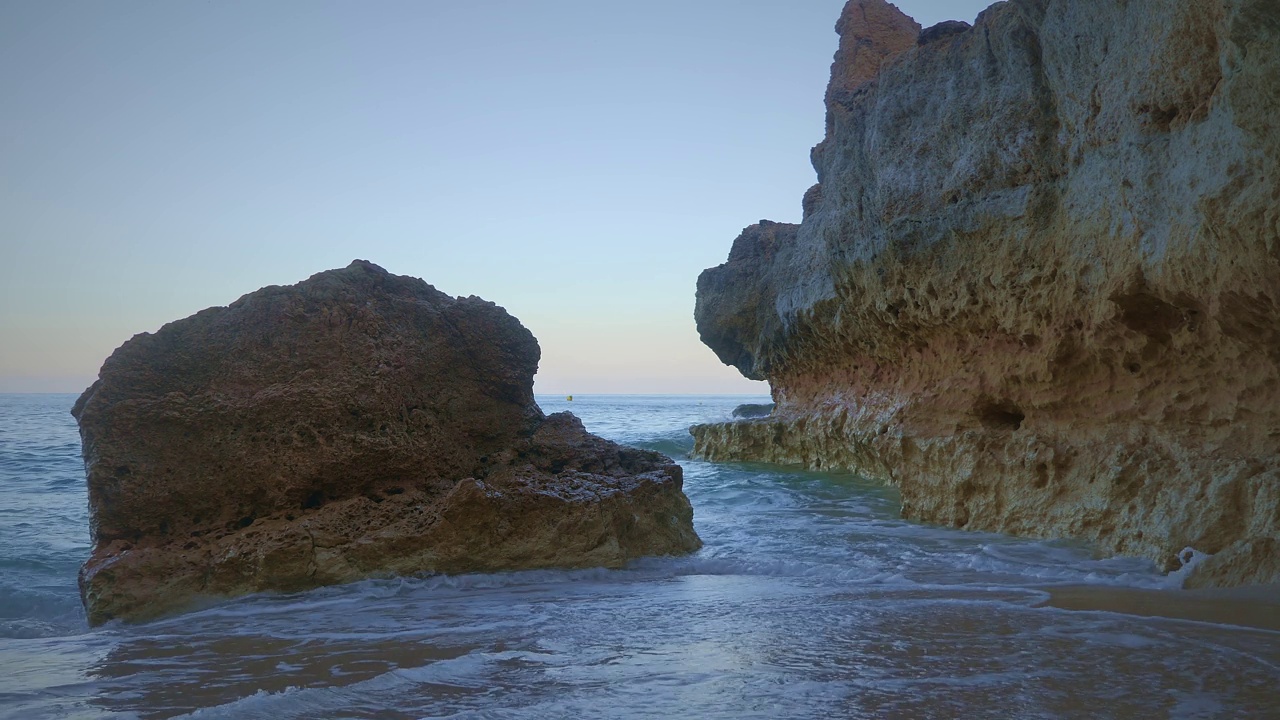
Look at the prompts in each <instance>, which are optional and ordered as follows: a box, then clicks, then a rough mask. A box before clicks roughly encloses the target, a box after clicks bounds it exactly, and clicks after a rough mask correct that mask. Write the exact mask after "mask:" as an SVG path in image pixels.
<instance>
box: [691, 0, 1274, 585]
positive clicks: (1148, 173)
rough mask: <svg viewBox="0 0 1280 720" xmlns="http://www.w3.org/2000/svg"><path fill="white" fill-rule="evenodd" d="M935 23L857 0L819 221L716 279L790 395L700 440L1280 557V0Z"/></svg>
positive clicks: (1195, 581) (1074, 531) (1051, 10)
mask: <svg viewBox="0 0 1280 720" xmlns="http://www.w3.org/2000/svg"><path fill="white" fill-rule="evenodd" d="M913 26H914V23H913V22H911V21H910V19H909V18H907V17H906V16H905V15H902V14H901V13H900V12H898V11H897V9H896V8H894V7H893V6H892V5H889V4H888V3H886V2H883V0H852V1H851V2H849V4H848V5H847V6H846V7H845V10H844V13H843V14H842V16H841V21H840V25H839V26H838V28H839V31H840V33H841V40H840V48H841V50H840V52H839V53H837V56H836V65H835V66H834V67H833V69H832V77H831V85H830V87H829V89H828V93H827V120H828V122H827V136H826V138H825V139H824V140H823V141H822V143H820V144H819V145H818V146H817V147H815V148H814V150H813V154H812V159H813V163H814V167H815V168H816V170H817V173H818V180H819V184H818V185H817V186H816V187H815V188H811V189H810V190H809V191H808V192H807V193H806V194H805V199H804V219H803V222H802V223H801V224H799V225H781V224H777V223H768V222H762V223H760V224H758V225H754V226H752V227H749V228H747V229H746V230H745V231H744V232H743V234H742V236H741V237H739V238H738V239H737V240H736V241H735V242H734V245H733V249H732V251H731V252H730V255H729V259H728V262H727V263H725V264H724V265H721V266H719V267H717V268H712V269H710V270H707V271H706V272H704V273H703V274H702V276H701V277H700V278H699V279H698V304H697V309H696V311H695V314H696V318H697V322H698V329H699V332H700V333H701V334H702V337H703V339H704V341H705V342H706V343H707V345H708V346H710V347H711V348H712V349H713V350H715V352H716V353H717V355H719V357H720V358H721V359H722V360H723V361H724V362H725V363H727V364H730V365H733V366H735V367H737V368H739V369H740V370H741V371H742V372H743V374H744V375H746V376H747V377H751V378H756V379H767V380H768V381H769V382H770V383H771V385H772V388H773V395H774V398H775V400H776V401H777V403H778V407H777V409H776V410H775V411H774V414H773V416H771V417H770V418H769V419H767V420H756V421H753V422H749V423H738V424H732V423H731V424H722V425H713V426H701V427H698V428H695V429H694V431H693V432H694V436H695V439H696V449H695V452H697V453H700V454H701V455H703V456H705V457H709V458H712V459H735V460H743V459H745V460H773V461H782V462H796V463H802V464H805V465H809V466H812V467H844V468H850V469H854V470H858V471H862V472H865V473H868V474H871V475H875V476H878V477H881V478H883V479H885V480H887V481H890V482H892V483H894V484H896V485H898V486H899V487H900V488H901V492H902V498H903V513H904V515H906V516H907V517H911V518H915V519H919V520H924V521H929V522H937V523H944V524H948V525H954V526H958V527H965V528H970V529H975V530H994V531H1004V532H1010V533H1016V534H1023V535H1032V536H1049V537H1058V536H1067V537H1078V538H1084V539H1087V540H1090V541H1092V542H1094V543H1096V544H1097V546H1098V547H1099V548H1100V549H1103V550H1106V551H1111V552H1116V553H1126V554H1137V555H1146V556H1148V557H1151V558H1153V559H1154V560H1156V561H1157V562H1158V563H1160V564H1161V565H1163V566H1165V567H1169V568H1173V567H1177V566H1178V565H1179V558H1180V557H1188V556H1191V555H1193V554H1191V553H1183V551H1184V550H1185V549H1186V548H1188V547H1190V548H1194V549H1196V550H1198V551H1200V552H1201V553H1208V554H1212V555H1213V557H1210V558H1208V559H1206V560H1204V561H1203V562H1199V563H1197V564H1196V566H1195V568H1194V570H1193V571H1192V572H1191V574H1190V577H1189V580H1188V584H1190V585H1209V584H1223V585H1229V584H1244V583H1264V582H1271V581H1277V580H1280V562H1278V561H1277V560H1276V557H1277V556H1276V554H1275V548H1277V547H1280V133H1277V132H1276V126H1275V118H1276V117H1280V4H1277V3H1275V2H1274V0H1226V1H1225V2H1220V3H1208V2H1184V1H1182V0H1152V1H1151V2H1143V3H1131V2H1124V1H1123V0H1099V1H1098V2H1090V3H1078V2H1069V1H1067V0H1010V1H1009V2H1003V3H997V4H995V5H993V6H992V7H991V8H989V9H988V10H986V11H985V12H983V13H982V14H981V15H980V16H979V17H978V19H977V21H976V22H975V24H974V26H973V28H972V29H971V30H970V29H968V28H966V27H963V24H959V23H952V24H946V25H943V26H935V27H934V28H931V29H930V30H929V31H926V32H925V33H923V34H919V35H917V33H918V30H919V28H918V26H915V31H914V32H913V31H912V30H911V28H912V27H913ZM908 35H910V42H909V43H908V42H907V38H908ZM848 48H861V49H860V50H858V57H864V56H867V53H869V52H870V51H871V49H877V48H878V49H879V52H877V53H876V54H875V58H876V62H875V63H874V64H873V65H868V64H866V63H862V62H857V63H855V62H853V61H852V60H851V59H850V58H851V57H852V55H851V53H850V51H849V50H848ZM872 68H874V73H870V74H869V73H868V72H867V71H868V70H869V69H872Z"/></svg>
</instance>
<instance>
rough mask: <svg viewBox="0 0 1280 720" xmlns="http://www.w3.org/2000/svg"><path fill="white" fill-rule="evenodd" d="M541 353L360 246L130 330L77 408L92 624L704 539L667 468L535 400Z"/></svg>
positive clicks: (479, 308)
mask: <svg viewBox="0 0 1280 720" xmlns="http://www.w3.org/2000/svg"><path fill="white" fill-rule="evenodd" d="M538 359H539V349H538V344H537V341H536V340H535V339H534V337H533V335H532V334H530V333H529V331H528V330H526V329H525V328H524V327H523V326H521V324H520V323H519V321H517V320H516V319H515V318H513V317H511V316H510V315H508V314H507V313H506V311H504V310H503V309H502V308H500V307H498V306H496V305H494V304H493V303H490V302H486V301H484V300H481V299H480V298H476V297H468V298H457V299H455V298H452V297H450V296H448V295H445V294H444V293H441V292H439V291H437V290H436V289H434V288H433V287H431V286H430V285H427V284H426V283H425V282H423V281H421V280H418V279H416V278H409V277H402V276H397V275H391V274H389V273H387V272H386V271H385V270H383V269H382V268H380V267H378V266H376V265H373V264H371V263H368V262H364V261H356V262H354V263H352V264H351V265H350V266H349V267H347V268H346V269H343V270H333V271H329V272H323V273H320V274H318V275H315V276H313V277H311V278H310V279H308V280H306V281H304V282H301V283H299V284H297V285H293V286H289V287H267V288H263V289H262V290H259V291H257V292H254V293H250V294H249V295H246V296H244V297H242V298H240V299H239V300H237V301H236V302H234V303H232V304H231V305H230V306H228V307H218V308H211V309H208V310H203V311H201V312H199V313H197V314H195V315H193V316H191V317H189V318H186V319H185V320H179V321H177V322H173V323H169V324H168V325H165V326H164V327H163V328H161V329H160V330H159V331H158V332H156V333H155V334H145V333H144V334H142V335H138V336H135V337H134V338H133V339H131V340H129V341H128V342H126V343H125V344H124V345H122V346H121V347H120V348H119V349H117V350H116V351H115V353H113V354H112V355H111V357H110V358H108V359H107V361H106V363H105V364H104V365H103V367H102V371H101V373H100V376H99V379H98V381H97V382H95V383H94V384H93V386H92V387H90V388H89V389H88V390H86V391H85V393H84V394H83V395H82V396H81V397H80V399H79V401H78V402H77V403H76V405H75V408H74V410H73V411H72V412H73V414H74V415H75V417H76V419H77V420H78V421H79V424H80V435H81V438H82V441H83V448H84V459H85V469H86V473H87V476H88V486H89V504H90V518H91V530H92V533H93V540H94V549H93V554H92V556H91V557H90V558H89V560H88V562H86V563H85V565H84V568H83V569H82V571H81V576H80V586H81V593H82V595H83V598H84V602H85V607H86V608H87V610H88V615H89V620H90V622H91V623H93V624H97V623H101V622H104V621H106V620H109V619H111V618H124V619H129V620H136V619H145V618H147V617H151V616H155V615H158V614H162V613H165V612H169V611H173V610H176V609H180V608H182V607H184V606H188V605H190V604H192V603H194V602H198V601H199V600H200V599H201V598H206V597H227V596H234V595H242V594H245V593H252V592H258V591H263V590H281V591H293V590H300V589H305V588H310V587H316V586H319V585H326V584H332V583H341V582H347V581H351V580H357V579H360V578H367V577H373V576H384V575H390V574H401V573H420V572H450V573H452V572H467V571H492V570H515V569H523V568H540V567H583V566H608V567H617V566H619V565H621V564H623V563H624V562H626V561H627V560H629V559H632V558H635V557H638V556H642V555H654V554H670V553H685V552H690V551H692V550H695V549H697V548H698V547H699V546H700V541H699V540H698V537H697V535H696V534H695V533H694V531H693V525H692V518H693V512H692V509H691V507H690V505H689V501H688V500H687V499H686V498H685V496H684V493H683V492H682V491H681V487H682V475H681V470H680V467H679V466H678V465H676V464H675V463H673V462H672V461H671V460H670V459H668V458H666V457H664V456H662V455H660V454H658V453H654V452H649V451H645V450H635V449H631V448H626V447H621V446H619V445H616V444H614V443H612V442H608V441H606V440H603V439H601V438H598V437H595V436H593V435H590V434H588V433H587V432H586V430H585V429H584V428H583V426H582V424H581V423H580V422H579V421H578V420H577V418H575V417H573V416H572V415H570V414H568V413H558V414H555V415H551V416H546V417H544V415H543V413H542V411H541V410H540V409H539V408H538V406H537V404H536V403H535V402H534V399H533V375H534V373H535V371H536V370H537V364H538Z"/></svg>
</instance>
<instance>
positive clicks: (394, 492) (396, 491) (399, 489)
mask: <svg viewBox="0 0 1280 720" xmlns="http://www.w3.org/2000/svg"><path fill="white" fill-rule="evenodd" d="M382 492H383V493H385V494H387V495H400V494H402V493H404V488H402V487H393V488H387V489H386V490H383V491H382Z"/></svg>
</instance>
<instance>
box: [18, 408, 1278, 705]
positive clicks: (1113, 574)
mask: <svg viewBox="0 0 1280 720" xmlns="http://www.w3.org/2000/svg"><path fill="white" fill-rule="evenodd" d="M74 400H75V396H73V395H0V718H15V719H17V718H21V719H23V720H26V719H28V718H170V717H184V718H267V719H270V720H287V719H294V718H297V719H302V718H307V719H311V718H1001V719H1009V718H1144V719H1145V718H1165V717H1168V718H1233V719H1234V718H1276V717H1280V617H1274V615H1272V613H1273V612H1274V610H1275V608H1277V607H1280V606H1277V605H1274V604H1270V605H1268V604H1265V603H1264V604H1262V605H1257V604H1248V603H1244V604H1237V603H1233V602H1229V601H1228V600H1225V599H1224V600H1214V599H1212V598H1209V599H1198V600H1197V601H1196V603H1194V604H1189V602H1188V601H1186V600H1185V599H1184V598H1183V596H1182V595H1181V594H1178V593H1174V592H1172V591H1171V590H1172V589H1173V588H1176V587H1177V586H1178V585H1179V583H1180V581H1181V578H1180V577H1179V575H1178V574H1177V573H1174V574H1172V575H1164V574H1161V573H1159V572H1157V570H1156V569H1155V567H1154V566H1153V565H1152V564H1151V563H1150V562H1148V561H1145V560H1140V559H1133V558H1111V559H1099V558H1095V557H1093V555H1092V554H1091V553H1090V551H1089V549H1088V548H1086V547H1083V546H1080V545H1077V544H1073V543H1068V542H1058V541H1052V542H1051V541H1038V540H1028V539H1019V538H1013V537H1007V536H1001V535H994V534H981V533H971V532H962V531H957V530H951V529H945V528H939V527H931V526H926V525H920V524H917V523H912V522H907V521H904V520H902V519H901V517H900V516H899V502H898V498H897V496H896V494H895V492H894V491H893V489H892V488H887V487H884V486H883V485H880V484H877V483H874V482H870V481H867V480H865V479H862V478H859V477H857V476H854V475H851V474H846V473H831V472H827V473H814V472H806V471H802V470H799V469H794V468H786V467H778V466H769V465H751V464H724V465H716V464H710V463H706V462H701V461H698V460H692V459H690V458H689V457H688V453H689V451H690V449H691V447H692V439H691V438H690V436H689V434H688V432H687V428H688V426H689V425H691V424H694V423H698V422H708V421H715V420H722V419H727V418H729V416H730V413H731V411H732V409H733V408H734V407H735V406H736V405H738V404H740V403H746V402H764V401H767V398H750V397H741V396H687V395H686V396H577V397H575V398H574V400H573V401H572V402H569V401H567V400H566V399H565V398H564V397H549V396H539V398H538V400H539V403H540V404H541V405H542V408H543V409H544V410H545V411H546V412H548V413H551V412H556V411H560V410H571V411H573V412H574V413H576V414H577V415H578V416H579V417H581V418H582V419H583V421H584V422H585V423H586V426H587V428H588V429H589V430H591V431H592V432H595V433H597V434H599V435H602V436H604V437H606V438H609V439H612V440H615V441H617V442H620V443H624V444H627V445H633V446H637V447H644V448H649V449H654V450H658V451H661V452H664V453H666V454H668V455H671V456H672V457H674V458H676V459H677V460H678V461H679V462H680V464H681V465H682V466H683V467H684V470H685V492H686V493H687V494H688V496H689V498H690V500H691V501H692V502H693V507H694V513H695V515H694V524H695V527H696V528H697V530H698V532H699V534H700V535H701V536H702V539H703V541H704V542H705V547H704V548H703V549H702V550H701V551H699V552H698V553H696V554H694V555H692V556H688V557H679V558H650V559H645V560H642V561H638V562H636V563H634V564H632V565H630V566H628V567H626V568H624V569H621V570H577V571H530V572H512V573H496V574H476V575H460V576H449V577H446V576H422V577H406V578H397V579H386V580H369V581H364V582H358V583H354V584H350V585H343V586H338V587H328V588H322V589H318V590H313V591H310V592H304V593H294V594H262V595H255V596H251V597H246V598H240V599H236V600H230V601H226V602H223V603H221V604H218V605H215V606H212V607H208V608H205V609H203V610H199V611H196V612H191V613H187V614H184V615H179V616H175V617H170V618H167V619H164V620H160V621H157V622H151V623H147V624H140V625H125V624H119V623H110V624H107V625H105V626H103V627H100V628H96V629H93V630H90V629H89V628H88V627H87V625H86V623H85V619H84V614H83V611H82V609H81V607H80V601H79V596H78V594H77V589H76V572H77V569H78V567H79V564H80V563H81V562H82V561H83V560H84V558H85V557H86V556H87V554H88V552H89V536H88V520H87V511H86V498H85V486H84V471H83V465H82V463H81V459H80V443H79V437H78V434H77V431H76V426H75V422H74V420H73V419H72V418H71V416H70V414H69V410H70V408H71V405H72V403H73V402H74ZM1066 607H1081V608H1085V609H1065V608H1066ZM1117 610H1125V612H1117ZM1161 615H1180V616H1181V617H1162V616H1161ZM1258 617H1262V619H1263V622H1261V623H1259V622H1256V621H1255V620H1256V618H1258ZM1249 618H1253V620H1250V619H1249ZM1268 618H1270V619H1272V620H1275V622H1267V620H1268Z"/></svg>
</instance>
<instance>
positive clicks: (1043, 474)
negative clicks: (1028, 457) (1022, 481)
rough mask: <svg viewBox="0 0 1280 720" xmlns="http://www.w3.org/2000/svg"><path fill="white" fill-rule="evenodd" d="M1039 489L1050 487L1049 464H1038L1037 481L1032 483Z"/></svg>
mask: <svg viewBox="0 0 1280 720" xmlns="http://www.w3.org/2000/svg"><path fill="white" fill-rule="evenodd" d="M1032 484H1033V485H1035V487H1037V488H1045V487H1048V485H1049V465H1048V464H1047V463H1037V464H1036V479H1035V481H1034V482H1033V483H1032Z"/></svg>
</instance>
